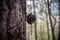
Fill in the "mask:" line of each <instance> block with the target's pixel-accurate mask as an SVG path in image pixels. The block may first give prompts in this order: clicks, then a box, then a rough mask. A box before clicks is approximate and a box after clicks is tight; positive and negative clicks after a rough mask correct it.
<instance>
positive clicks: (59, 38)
mask: <svg viewBox="0 0 60 40" xmlns="http://www.w3.org/2000/svg"><path fill="white" fill-rule="evenodd" d="M58 3H59V4H58V7H59V35H58V40H60V0H58Z"/></svg>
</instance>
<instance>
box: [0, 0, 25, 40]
mask: <svg viewBox="0 0 60 40" xmlns="http://www.w3.org/2000/svg"><path fill="white" fill-rule="evenodd" d="M21 1H25V2H24V3H26V0H0V40H26V19H25V16H26V14H25V13H26V9H25V7H26V6H25V5H26V4H25V5H23V7H24V8H23V9H24V10H22V9H21V7H22V5H21ZM23 11H24V12H23ZM22 16H23V17H22ZM22 27H23V30H22ZM22 32H23V34H22ZM22 35H23V36H22Z"/></svg>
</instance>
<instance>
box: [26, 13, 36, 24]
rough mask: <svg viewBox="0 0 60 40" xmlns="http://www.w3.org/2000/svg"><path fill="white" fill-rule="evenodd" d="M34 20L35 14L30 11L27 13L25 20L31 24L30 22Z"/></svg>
mask: <svg viewBox="0 0 60 40" xmlns="http://www.w3.org/2000/svg"><path fill="white" fill-rule="evenodd" d="M35 21H36V16H35V15H32V13H29V14H28V15H27V22H28V23H29V24H32V23H34V22H35Z"/></svg>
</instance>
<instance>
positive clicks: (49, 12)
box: [47, 0, 55, 40]
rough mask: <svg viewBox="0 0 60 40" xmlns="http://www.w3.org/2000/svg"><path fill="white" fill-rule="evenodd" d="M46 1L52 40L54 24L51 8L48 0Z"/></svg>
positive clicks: (53, 39)
mask: <svg viewBox="0 0 60 40" xmlns="http://www.w3.org/2000/svg"><path fill="white" fill-rule="evenodd" d="M47 3H48V14H49V20H50V26H51V32H52V40H55V34H54V26H53V25H52V19H51V9H50V4H49V0H47Z"/></svg>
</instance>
